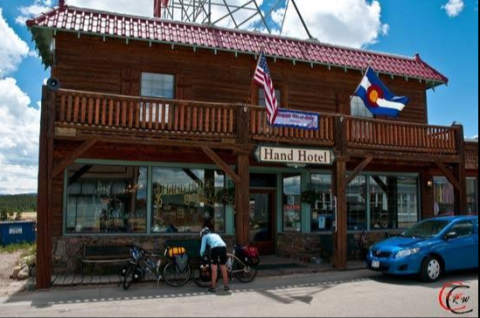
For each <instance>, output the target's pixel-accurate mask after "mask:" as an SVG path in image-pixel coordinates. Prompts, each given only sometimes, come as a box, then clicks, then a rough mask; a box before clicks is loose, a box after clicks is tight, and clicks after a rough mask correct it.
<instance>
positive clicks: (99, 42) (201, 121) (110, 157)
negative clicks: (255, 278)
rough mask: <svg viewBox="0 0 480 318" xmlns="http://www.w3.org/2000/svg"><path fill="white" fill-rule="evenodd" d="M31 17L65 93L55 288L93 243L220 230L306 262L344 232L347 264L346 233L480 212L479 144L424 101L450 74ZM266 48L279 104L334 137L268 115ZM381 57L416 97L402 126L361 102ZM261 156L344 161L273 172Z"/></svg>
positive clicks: (74, 19)
mask: <svg viewBox="0 0 480 318" xmlns="http://www.w3.org/2000/svg"><path fill="white" fill-rule="evenodd" d="M27 25H28V27H29V29H30V31H31V33H32V35H33V40H34V41H35V43H36V46H37V48H38V50H39V53H40V55H41V58H42V60H43V62H44V64H45V65H46V66H49V67H50V68H51V76H52V77H53V78H56V79H58V81H59V84H60V89H57V88H58V87H57V88H54V89H49V88H48V87H44V88H43V99H42V106H41V107H42V109H41V111H42V116H41V136H40V171H39V186H38V198H39V199H38V242H37V286H38V287H39V288H48V287H49V286H50V277H51V274H52V273H65V272H73V271H76V270H78V268H79V259H80V257H81V256H80V254H81V250H82V246H83V244H84V243H102V244H103V243H105V244H108V243H125V244H127V243H131V242H135V243H139V244H144V246H145V247H147V248H154V247H158V246H161V244H162V243H163V242H164V241H165V240H167V239H169V238H172V237H174V238H175V239H192V238H193V239H197V238H198V233H199V231H200V229H201V228H202V227H203V226H210V227H212V228H214V230H215V231H217V232H220V233H222V234H223V236H225V237H226V238H227V239H228V241H229V243H230V244H232V243H233V242H235V241H236V242H239V243H241V244H248V243H252V244H255V245H257V246H258V247H259V248H260V250H261V251H262V253H263V254H276V255H281V256H288V257H295V258H308V257H310V256H318V255H319V254H320V253H321V250H322V249H324V248H325V247H324V246H322V244H321V239H320V238H321V237H323V236H332V235H333V237H334V240H333V241H334V249H333V250H334V260H333V262H334V265H335V266H336V267H337V268H338V269H345V268H346V263H347V244H348V243H347V237H348V235H347V234H348V233H352V234H356V235H359V234H361V233H362V232H365V233H368V235H370V236H371V237H372V238H374V237H377V236H379V237H381V236H383V235H384V234H385V232H388V233H390V232H393V233H397V232H398V231H399V230H402V229H403V228H405V227H407V226H409V225H411V224H414V223H416V222H417V221H418V220H420V219H423V218H427V217H431V216H434V215H439V214H443V213H449V212H455V213H458V214H467V213H469V212H470V213H476V212H477V208H478V201H477V189H476V188H477V184H478V183H477V179H476V178H477V173H478V144H477V143H476V142H469V143H466V142H465V140H464V132H463V127H462V126H461V125H453V126H451V127H439V126H432V125H429V124H428V114H427V94H426V92H427V90H429V89H432V88H434V87H436V86H438V85H442V84H446V83H447V82H448V80H447V78H446V77H445V76H443V75H442V74H440V73H439V72H438V71H436V70H435V69H433V68H432V67H430V66H429V65H428V64H426V63H425V62H424V61H422V60H421V58H420V57H419V56H416V57H413V58H407V57H401V56H395V55H389V54H383V53H375V52H370V51H364V50H355V49H349V48H343V47H337V46H332V45H327V44H322V43H317V42H311V41H300V40H296V39H290V38H284V37H277V36H269V35H264V34H259V33H251V32H244V31H235V30H228V29H220V28H217V27H207V26H201V25H194V24H185V23H179V22H171V21H164V20H161V19H158V18H143V17H135V16H128V15H122V14H117V13H110V12H100V11H95V10H91V9H82V8H75V7H71V6H62V7H57V8H54V9H52V11H50V12H47V13H45V14H42V15H41V16H39V17H38V18H36V19H32V20H29V21H27ZM261 48H264V50H265V53H266V56H267V59H268V63H269V67H270V69H271V73H272V77H273V80H274V84H275V87H276V89H277V90H278V92H277V93H278V97H279V100H280V105H281V107H282V108H284V109H290V110H300V111H308V112H313V113H316V114H318V115H319V130H316V131H315V130H302V129H298V128H279V127H272V126H270V125H269V124H268V123H267V119H266V112H265V107H263V106H261V105H263V104H264V97H263V95H264V94H263V91H261V90H260V89H258V87H256V86H255V85H251V80H252V76H253V73H254V70H255V67H256V64H257V57H258V53H259V51H260V49H261ZM369 64H370V65H372V66H373V67H374V68H375V70H376V71H377V72H378V73H379V74H380V78H381V79H382V80H383V81H384V82H385V83H386V85H387V86H389V88H390V89H391V90H392V91H393V92H395V93H396V94H398V95H404V96H408V97H409V98H410V99H411V101H410V103H409V104H408V106H407V107H406V108H405V110H404V111H403V112H402V113H401V115H400V116H399V117H398V118H396V119H391V118H373V117H372V116H371V114H370V113H369V111H368V110H366V108H365V106H364V105H363V104H362V103H361V102H358V100H357V99H356V98H352V96H351V95H352V94H353V92H354V91H355V89H356V87H357V86H358V84H359V83H360V80H361V79H362V76H363V72H364V71H365V69H366V67H367V66H368V65H369ZM433 109H434V108H433ZM259 146H263V147H270V149H273V148H275V147H283V148H286V149H290V150H295V151H301V150H325V151H326V152H327V153H329V152H331V153H333V154H334V160H332V162H331V163H330V164H327V165H306V166H301V165H300V166H299V165H292V164H289V165H287V163H288V162H285V163H278V162H275V163H272V162H259V161H258V160H257V158H256V157H255V155H254V152H255V151H256V150H257V149H258V147H259ZM285 161H288V160H285ZM472 187H473V189H472ZM311 190H314V193H315V196H314V199H313V200H308V199H306V198H307V197H308V194H309V193H310V194H311V193H312V191H311ZM309 191H310V192H309ZM467 193H468V200H467ZM302 198H303V199H302ZM335 198H336V199H335ZM335 202H336V204H335ZM335 211H336V213H335ZM335 215H336V224H337V227H335V226H334V225H335V223H334V218H335Z"/></svg>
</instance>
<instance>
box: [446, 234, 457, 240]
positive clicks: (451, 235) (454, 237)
mask: <svg viewBox="0 0 480 318" xmlns="http://www.w3.org/2000/svg"><path fill="white" fill-rule="evenodd" d="M457 237H458V233H457V232H450V233H448V234H447V235H445V240H447V241H450V240H453V239H456V238H457Z"/></svg>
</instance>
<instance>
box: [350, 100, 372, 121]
mask: <svg viewBox="0 0 480 318" xmlns="http://www.w3.org/2000/svg"><path fill="white" fill-rule="evenodd" d="M350 109H351V115H352V116H354V117H365V118H373V117H374V116H373V114H372V112H371V111H370V110H368V108H367V107H366V106H365V104H364V103H363V100H362V99H361V98H360V97H358V96H352V99H351V101H350Z"/></svg>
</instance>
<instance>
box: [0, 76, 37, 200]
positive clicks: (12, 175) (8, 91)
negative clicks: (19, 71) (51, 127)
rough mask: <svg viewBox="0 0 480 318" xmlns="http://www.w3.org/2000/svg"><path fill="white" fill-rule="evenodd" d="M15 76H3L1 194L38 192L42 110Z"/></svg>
mask: <svg viewBox="0 0 480 318" xmlns="http://www.w3.org/2000/svg"><path fill="white" fill-rule="evenodd" d="M30 104H31V100H30V98H29V97H28V96H27V95H26V94H25V93H24V92H23V91H22V90H21V89H20V88H19V87H18V85H17V82H16V80H15V79H13V78H6V79H0V118H1V120H2V124H1V125H0V136H1V138H0V180H2V181H1V182H0V194H15V193H29V192H36V191H37V174H38V139H39V131H40V110H39V109H34V108H31V107H29V105H30Z"/></svg>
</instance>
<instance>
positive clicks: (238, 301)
mask: <svg viewBox="0 0 480 318" xmlns="http://www.w3.org/2000/svg"><path fill="white" fill-rule="evenodd" d="M453 281H463V282H465V283H467V284H468V285H470V286H471V289H470V290H469V291H468V295H469V296H470V297H471V299H470V302H469V306H472V307H473V310H474V311H473V312H472V313H471V314H470V315H466V317H468V316H471V317H478V272H470V273H465V274H455V275H450V276H448V277H446V278H444V279H443V280H442V281H441V282H439V283H436V284H423V283H421V282H419V281H416V280H414V279H397V278H388V277H383V276H382V275H379V274H376V273H372V272H369V271H366V270H363V271H355V272H343V273H336V272H333V273H326V274H317V275H310V276H291V277H276V278H262V279H257V280H256V281H255V282H253V283H251V284H249V285H243V284H233V285H232V292H231V293H224V292H218V293H217V294H215V295H210V294H207V293H206V292H205V291H204V290H202V289H200V288H198V287H197V286H195V285H193V284H190V285H187V286H185V287H183V288H180V289H172V288H170V287H167V286H163V285H162V286H161V287H159V288H156V287H155V286H153V285H136V286H133V287H132V289H131V290H129V291H123V290H122V289H121V288H119V287H118V288H117V287H112V286H110V287H104V288H95V289H91V288H90V289H86V288H83V289H74V290H71V289H68V290H67V289H57V290H53V291H48V292H36V293H33V294H30V295H19V296H14V297H11V298H0V316H10V317H11V316H36V317H41V316H42V317H43V316H45V317H46V316H49V317H52V316H66V317H71V316H77V317H79V316H84V317H85V316H90V317H106V316H128V317H135V316H137V317H150V316H163V317H177V316H194V317H203V316H220V317H229V316H236V317H246V316H247V317H248V316H279V317H280V316H281V317H295V316H315V317H318V316H342V317H344V316H352V317H354V316H369V317H383V316H402V317H404V316H412V317H422V316H435V317H440V316H444V317H458V316H457V315H454V314H453V313H450V312H447V311H445V310H444V309H442V308H441V307H440V305H439V303H438V295H439V293H440V291H441V289H442V286H443V285H444V284H446V283H448V282H453ZM460 317H464V316H460Z"/></svg>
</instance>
